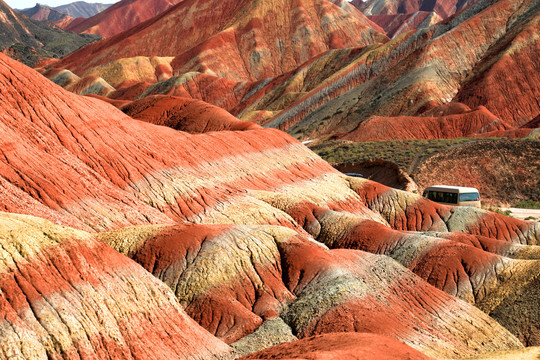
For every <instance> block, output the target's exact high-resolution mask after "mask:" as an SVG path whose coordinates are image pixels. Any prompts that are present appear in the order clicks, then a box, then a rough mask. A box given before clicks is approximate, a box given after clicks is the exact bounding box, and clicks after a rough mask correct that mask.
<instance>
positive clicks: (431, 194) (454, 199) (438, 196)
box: [427, 191, 458, 204]
mask: <svg viewBox="0 0 540 360" xmlns="http://www.w3.org/2000/svg"><path fill="white" fill-rule="evenodd" d="M427 198H428V199H429V200H432V201H435V202H439V203H447V204H457V203H458V194H455V193H447V192H442V191H428V192H427Z"/></svg>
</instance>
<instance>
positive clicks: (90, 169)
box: [0, 54, 540, 358]
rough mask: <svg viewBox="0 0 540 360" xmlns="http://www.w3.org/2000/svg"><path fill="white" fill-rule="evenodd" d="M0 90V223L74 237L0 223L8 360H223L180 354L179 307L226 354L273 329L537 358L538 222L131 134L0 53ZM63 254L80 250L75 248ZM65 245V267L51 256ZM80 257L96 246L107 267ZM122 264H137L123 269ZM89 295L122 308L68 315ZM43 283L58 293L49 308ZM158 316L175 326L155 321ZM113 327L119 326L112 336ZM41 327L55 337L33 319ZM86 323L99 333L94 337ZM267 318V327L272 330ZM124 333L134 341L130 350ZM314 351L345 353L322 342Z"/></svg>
mask: <svg viewBox="0 0 540 360" xmlns="http://www.w3.org/2000/svg"><path fill="white" fill-rule="evenodd" d="M0 86H1V88H2V97H0V108H1V109H2V110H3V111H2V112H0V128H1V131H2V134H3V136H2V137H1V138H0V154H1V155H2V156H0V204H1V205H0V206H1V209H2V210H3V211H7V212H11V213H22V214H29V215H33V216H39V217H41V218H45V219H48V220H50V221H52V222H54V223H56V224H61V225H65V226H70V227H71V229H70V228H66V227H62V228H59V227H58V226H57V225H53V224H51V223H49V222H47V221H45V220H40V219H37V220H32V221H31V222H26V224H20V225H17V226H16V225H14V224H17V221H16V219H15V220H14V219H12V217H13V216H12V215H6V216H7V218H8V219H7V220H6V221H5V223H6V224H5V225H2V226H1V227H0V228H2V229H4V231H5V232H4V235H2V236H1V238H2V239H8V243H7V245H6V242H5V241H3V242H2V243H1V245H0V251H3V252H5V254H3V255H2V256H0V258H2V259H9V261H7V262H6V265H4V266H3V267H0V276H2V278H6V279H14V280H12V281H11V280H10V281H9V282H4V281H2V282H0V286H3V284H8V287H6V288H5V289H4V288H2V291H1V292H0V301H1V303H2V304H5V305H3V306H2V308H3V309H6V308H7V309H10V310H9V313H0V319H1V320H2V321H3V322H4V323H6V324H9V326H10V327H9V328H8V330H7V332H2V333H0V340H1V343H2V344H5V343H6V341H8V340H9V341H10V342H9V350H10V351H11V350H13V351H18V350H19V349H23V350H21V352H22V351H25V350H24V349H27V348H28V349H34V348H39V346H40V345H39V344H45V346H43V350H40V351H41V353H40V355H41V357H42V358H47V357H49V358H51V357H54V356H62V357H66V358H70V357H75V356H76V355H77V356H78V352H81V353H82V352H84V353H85V354H94V353H98V355H96V356H97V357H99V358H108V357H111V356H112V355H113V354H115V351H116V349H117V345H116V344H117V342H114V344H111V345H107V347H104V345H103V343H106V344H108V339H109V338H114V339H120V340H122V339H124V340H125V346H124V345H123V344H124V343H122V342H119V344H120V346H124V348H128V349H130V351H132V352H135V353H136V354H140V355H136V356H135V355H134V356H133V357H134V358H152V357H155V356H156V354H158V356H160V355H159V354H166V357H172V358H174V357H175V356H176V357H178V358H187V357H190V356H192V357H197V356H198V357H199V358H205V356H206V358H208V357H209V356H211V355H214V354H216V355H217V354H222V353H223V352H226V351H227V349H228V348H227V347H226V346H224V345H223V343H222V342H220V341H219V340H218V339H215V338H213V337H208V333H206V332H202V330H201V329H200V328H197V327H196V326H195V328H197V329H198V330H194V327H192V326H191V325H190V326H185V327H186V328H187V329H190V331H193V332H197V334H198V335H197V336H200V338H201V339H204V342H203V341H198V340H199V338H197V337H191V339H193V340H192V341H191V342H189V345H190V346H189V347H187V348H186V349H185V350H183V351H180V350H178V349H179V347H181V346H182V344H185V342H186V339H188V341H189V339H190V337H187V336H186V337H182V334H184V333H182V334H179V331H178V328H179V327H181V326H184V325H185V324H186V323H188V322H183V321H181V319H183V318H181V317H179V316H178V314H179V313H180V314H181V311H180V308H179V307H178V305H177V304H176V306H175V305H174V301H173V300H174V297H175V298H176V301H178V302H179V303H180V304H182V306H183V308H184V309H185V311H186V313H187V314H188V315H190V316H191V317H192V318H193V319H194V320H195V321H196V322H197V323H198V324H199V325H201V326H202V327H203V328H205V329H206V331H207V332H209V333H211V334H212V335H214V336H215V337H217V338H219V339H222V340H223V341H225V342H227V343H231V344H233V345H234V344H235V343H237V342H238V341H242V340H243V341H246V342H248V341H250V342H252V345H253V346H252V348H256V350H263V349H264V348H265V347H268V346H269V345H268V343H267V342H266V340H267V339H268V338H272V339H274V338H276V337H277V336H278V335H279V333H280V332H281V331H287V332H288V333H289V334H294V335H295V336H296V337H298V338H300V339H302V338H309V337H312V336H316V335H322V334H328V333H334V332H336V331H338V332H351V333H371V334H375V335H376V336H375V338H377V339H379V340H380V341H382V342H385V343H386V344H389V346H392V347H393V348H395V349H396V351H403V352H405V353H407V352H410V350H409V349H408V348H407V347H405V345H407V346H410V347H412V348H414V349H415V350H417V351H420V352H422V353H424V354H425V355H426V356H432V357H438V358H456V357H471V356H474V355H476V354H481V353H484V352H488V351H494V350H510V349H519V348H521V347H522V346H523V344H527V345H533V344H538V342H539V341H540V339H539V338H538V322H536V321H535V319H537V318H538V311H540V309H538V306H537V299H538V296H539V294H538V291H539V287H538V286H537V284H538V279H539V278H540V266H538V258H539V257H540V254H539V253H538V249H537V246H536V245H538V243H539V241H540V225H538V224H536V223H533V222H525V221H519V220H515V219H511V218H508V217H505V216H502V215H498V214H494V213H490V212H487V211H484V210H481V209H475V208H460V207H457V208H456V207H449V206H444V205H440V204H436V203H433V202H431V201H429V200H427V199H424V198H422V197H420V196H418V195H415V194H412V193H407V192H404V191H399V190H395V189H390V188H388V187H386V186H383V185H380V184H378V183H375V182H373V181H369V180H366V179H360V178H350V177H346V176H344V175H343V174H341V173H339V172H337V171H336V170H334V169H333V168H332V167H331V166H330V165H329V164H327V163H326V162H325V161H323V160H322V159H321V158H319V157H318V156H316V155H315V154H314V153H312V152H311V151H309V149H307V148H306V147H304V146H303V145H302V144H300V143H299V142H297V141H296V140H294V139H293V138H291V137H290V136H289V135H287V134H285V133H283V132H281V131H279V130H276V129H261V128H253V129H248V130H243V131H214V132H207V133H203V134H196V135H193V134H189V133H186V132H181V131H176V130H174V129H171V128H169V127H165V126H158V125H154V124H150V123H147V122H143V121H138V120H134V119H132V118H131V117H129V116H127V115H126V114H124V113H122V112H121V111H119V110H118V109H116V108H115V107H114V106H112V105H110V104H107V103H106V102H103V101H101V100H99V99H93V98H89V97H81V96H78V95H75V94H73V93H69V92H68V91H66V90H64V89H62V88H60V87H59V86H56V85H54V84H52V83H50V82H49V81H48V80H47V79H45V78H44V77H42V76H41V75H39V74H38V73H37V72H35V71H33V70H31V69H29V68H28V67H25V66H24V65H22V64H20V63H17V62H15V61H13V60H11V59H9V58H7V57H5V56H3V55H1V54H0ZM199 109H201V110H204V112H206V111H211V110H212V109H211V108H206V110H205V108H204V107H202V106H201V107H199ZM178 111H179V112H180V109H179V110H178ZM204 112H203V114H202V115H201V116H204ZM214 114H215V116H224V115H223V114H221V115H220V114H219V113H214ZM17 216H20V215H17ZM33 219H35V218H33ZM36 222H37V223H38V224H41V225H40V226H41V230H40V232H39V233H38V234H35V232H33V230H32V229H33V227H35V225H34V224H35V223H36ZM75 229H79V230H75ZM82 230H86V231H88V232H83V231H82ZM77 239H80V240H79V241H80V242H83V243H84V244H83V245H82V248H83V250H82V251H79V250H77V251H75V250H72V247H70V246H71V242H69V240H74V242H75V243H76V244H77ZM98 239H99V240H100V241H97V240H98ZM65 240H68V243H69V246H67V247H66V248H62V247H60V248H59V249H58V251H60V253H59V254H58V253H57V252H55V249H49V246H48V245H49V244H52V245H54V244H56V243H60V244H62V243H63V242H64V241H65ZM103 243H105V244H107V246H105V245H104V244H103ZM85 246H90V247H92V248H93V249H98V250H97V254H103V255H104V256H103V259H101V260H102V261H101V262H99V261H96V260H95V257H96V252H94V251H88V250H84V249H85ZM109 246H110V247H109ZM111 248H112V249H114V250H115V251H117V253H115V252H112V250H111ZM41 249H45V250H44V251H42V250H41ZM66 253H67V255H65V254H66ZM118 253H121V254H123V255H125V256H123V255H122V256H120V255H119V254H118ZM8 254H9V255H8ZM57 254H58V255H57ZM87 254H90V255H88V256H87ZM105 255H106V256H105ZM128 258H130V259H131V260H133V261H135V262H137V263H138V264H139V266H136V267H135V268H133V270H132V268H131V266H133V265H132V264H133V263H132V261H131V260H129V259H128ZM441 258H444V259H445V260H446V261H445V262H444V264H441V261H440V259H441ZM11 259H13V260H11ZM88 259H90V260H88ZM109 259H112V260H110V261H109ZM60 260H61V261H60ZM123 262H125V263H126V264H129V266H127V267H122V266H120V265H121V264H123ZM41 263H44V264H53V265H51V266H50V267H49V266H47V267H42V266H39V264H41ZM23 265H24V266H23ZM72 265H73V266H72ZM115 265H116V267H115V268H114V269H111V268H113V267H114V266H115ZM26 266H27V267H26ZM103 266H105V267H106V268H105V269H103ZM126 268H127V270H125V269H126ZM43 269H45V270H43ZM49 269H51V270H50V271H49ZM75 269H76V271H74V270H75ZM99 269H102V270H101V271H100V270H99ZM135 269H136V270H135ZM143 269H144V270H145V271H146V272H145V271H143ZM149 273H151V274H152V275H154V276H155V277H156V278H158V279H160V280H161V281H162V282H163V283H165V284H166V285H167V286H168V287H169V288H170V291H169V290H166V289H164V288H163V285H162V283H159V284H161V285H155V284H156V281H155V280H153V282H151V280H148V278H149ZM79 274H80V275H79ZM100 274H105V275H106V276H108V277H109V278H110V283H109V282H105V281H103V280H104V279H103V276H105V275H103V276H102V275H100ZM116 274H118V276H116ZM38 275H39V277H38ZM92 275H95V277H92ZM41 278H43V279H44V280H43V281H41V280H40V279H41ZM124 278H127V279H128V280H127V281H124V280H122V279H124ZM28 279H30V280H28ZM34 279H36V280H34ZM141 279H142V280H141ZM94 280H95V281H94ZM29 282H30V284H29ZM66 282H67V283H69V286H71V287H73V288H74V289H75V291H74V292H73V294H72V293H71V292H70V291H65V289H70V287H69V286H68V285H67V284H66ZM89 283H90V284H91V285H92V286H98V285H99V284H102V285H100V286H105V287H106V288H107V289H109V290H111V289H112V292H113V293H119V294H120V295H122V298H121V299H120V300H117V299H116V300H113V299H111V298H110V295H109V293H108V292H105V291H101V290H100V291H98V292H97V293H95V296H94V293H92V296H91V297H90V299H96V300H95V301H91V300H85V302H84V303H82V304H81V305H80V306H79V305H77V306H75V308H76V309H77V311H79V312H78V313H77V314H81V315H77V316H73V315H72V314H73V310H72V308H71V307H69V306H67V304H71V303H72V302H71V301H70V302H64V301H63V299H62V298H63V297H65V298H68V299H70V300H73V299H74V297H75V299H79V298H84V299H89V298H88V297H87V294H88V292H87V291H89V290H88V287H87V286H88V284H89ZM34 284H36V285H34ZM37 284H58V287H55V288H53V289H52V291H50V292H47V291H44V290H47V289H43V288H42V287H41V286H38V288H37V289H35V286H37ZM94 284H96V285H94ZM156 286H161V288H158V287H156ZM139 287H140V289H139ZM34 289H35V290H34ZM100 289H101V287H100ZM117 289H118V290H117ZM6 294H7V295H6ZM11 294H13V295H11ZM49 294H51V295H49ZM81 294H84V295H85V296H83V297H81ZM173 294H174V295H173ZM516 294H519V296H520V301H515V300H516ZM120 295H119V296H120ZM123 295H125V297H124V296H123ZM43 297H45V299H46V300H47V301H42V298H43ZM117 298H118V297H117ZM124 298H126V299H131V302H132V304H133V305H131V306H132V308H131V309H132V310H131V311H130V312H127V310H126V309H127V308H128V307H129V306H128V305H123V304H124V301H123V299H124ZM86 301H87V302H86ZM126 302H127V300H126ZM103 303H104V304H107V306H106V307H107V308H108V310H107V309H101V308H100V304H103ZM163 304H165V305H167V306H168V308H173V310H174V311H170V312H167V311H165V312H164V313H161V315H160V316H154V315H152V314H154V313H155V312H156V310H155V309H158V308H159V309H162V311H163V308H164V307H163V306H162V305H163ZM12 308H14V309H22V310H21V311H18V312H17V311H11V309H12ZM111 308H112V311H111ZM29 309H32V310H33V311H30V310H29ZM81 309H83V310H81ZM86 311H87V312H88V313H89V314H90V315H88V317H84V314H85V312H86ZM111 312H112V315H111V316H109V314H110V313H111ZM126 313H127V314H128V315H129V319H130V321H129V322H121V323H118V324H117V323H116V322H115V321H114V320H115V319H116V318H117V317H116V316H117V315H118V314H124V315H125V314H126ZM94 314H96V315H95V316H94ZM170 314H172V315H170ZM523 314H527V316H524V315H523ZM53 317H54V319H57V320H55V322H54V326H53V325H50V324H51V323H50V322H48V321H44V320H43V319H46V320H48V319H51V318H53ZM89 317H90V318H91V319H97V320H96V321H93V322H92V323H91V325H89V323H88V318H89ZM278 317H279V319H280V320H281V321H280V324H281V327H280V328H273V327H272V326H271V325H268V323H269V321H272V320H276V319H277V318H278ZM77 319H81V321H77ZM82 319H84V321H83V320H82ZM494 319H495V320H494ZM178 322H180V323H178ZM109 323H112V324H115V326H116V327H112V328H110V327H109V326H108V324H109ZM141 323H142V324H143V325H144V326H139V324H141ZM191 324H193V323H191ZM57 325H58V326H57ZM505 327H507V328H508V329H510V331H509V330H508V329H507V328H505ZM12 329H15V330H12ZM19 329H20V330H19ZM109 329H112V330H109ZM108 331H112V334H111V336H108V335H106V334H109V333H108ZM137 331H138V332H137ZM264 331H268V332H269V333H270V334H271V335H273V336H264ZM20 332H24V335H25V336H24V341H25V343H24V344H21V343H20V341H19V340H18V339H20V338H21V337H20V336H17V335H15V334H18V333H20ZM133 332H135V335H138V334H141V333H144V334H146V336H148V338H146V339H145V340H144V341H143V342H140V343H137V341H136V339H137V336H134V334H133ZM91 334H98V340H97V341H93V340H92V339H93V337H92V336H91ZM153 334H167V336H165V335H157V336H155V337H154V336H153ZM380 335H384V336H388V337H391V338H393V339H395V340H398V341H400V342H401V343H404V344H405V345H401V344H399V343H398V344H396V342H393V341H389V342H388V341H385V340H383V339H381V337H379V336H380ZM60 336H61V341H60V340H57V339H58V338H59V337H60ZM85 336H86V337H85ZM247 336H250V337H251V338H250V339H246V337H247ZM81 338H82V340H81ZM86 338H90V340H88V341H87V340H86ZM102 338H103V339H104V340H103V341H101V340H100V339H102ZM12 339H14V340H12ZM49 339H50V340H49ZM72 344H73V345H72ZM137 344H139V345H137ZM201 344H202V345H201ZM304 344H305V343H301V344H299V348H300V349H301V348H303V347H304V346H305V345H304ZM320 345H321V347H326V346H328V348H327V349H328V351H332V350H338V349H340V346H339V345H337V344H336V341H335V340H334V341H331V337H328V340H327V342H326V344H323V343H321V344H320ZM340 345H341V349H343V350H344V351H347V349H346V344H345V343H342V344H340ZM77 346H78V347H77ZM344 347H345V349H344ZM73 349H76V350H73ZM289 349H290V348H289ZM73 351H75V353H74V352H73ZM253 351H255V350H253ZM278 351H279V350H278ZM57 354H59V355H57ZM71 354H73V355H71ZM413 354H417V353H416V352H413Z"/></svg>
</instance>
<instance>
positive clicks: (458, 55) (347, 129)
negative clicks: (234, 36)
mask: <svg viewBox="0 0 540 360" xmlns="http://www.w3.org/2000/svg"><path fill="white" fill-rule="evenodd" d="M183 6H186V4H180V5H179V6H177V7H176V8H175V9H174V11H173V10H171V12H170V13H171V14H172V13H174V12H175V11H177V8H178V9H179V8H183ZM537 10H538V9H537V4H536V3H535V2H534V1H526V2H525V3H522V4H521V5H520V6H518V5H517V4H516V3H515V2H511V1H508V0H499V1H497V2H494V3H493V2H490V1H486V0H482V1H479V2H477V3H476V4H475V5H474V6H472V7H468V8H467V9H465V10H463V11H462V12H460V13H459V14H457V15H455V16H454V17H452V18H451V19H448V20H446V21H444V22H442V23H439V24H437V25H435V26H433V27H431V28H430V29H425V30H421V31H417V32H416V33H407V34H404V35H403V36H399V37H398V38H396V39H394V40H393V41H391V42H388V43H384V44H382V43H380V44H374V45H372V46H369V47H359V48H347V49H341V50H334V51H328V52H325V53H323V54H320V55H317V56H315V57H313V58H311V59H310V60H309V61H307V62H305V63H303V64H302V65H300V66H299V67H297V68H295V69H293V70H291V71H288V72H285V73H283V74H281V75H279V76H276V77H273V78H268V79H264V80H259V81H253V82H235V81H232V80H230V79H225V78H223V77H219V76H215V75H209V74H203V73H201V72H188V73H185V74H179V75H176V76H173V75H174V74H173V72H174V71H175V70H173V66H174V65H175V61H177V60H173V58H163V57H162V58H157V57H153V58H147V57H133V58H128V59H122V60H118V61H113V62H111V63H109V64H106V65H101V66H97V67H93V68H92V69H90V70H89V71H88V72H87V73H86V75H87V76H89V79H88V80H84V81H83V80H81V82H82V84H81V86H70V87H68V88H70V89H71V90H72V91H73V90H77V89H80V90H79V93H91V92H92V91H94V92H95V93H100V94H103V92H108V93H109V95H108V96H111V97H112V98H114V99H124V100H133V99H135V98H142V97H144V96H148V95H159V94H166V95H175V96H182V97H192V98H194V99H200V100H203V101H206V102H208V103H211V104H214V105H217V106H220V107H222V108H224V109H226V110H227V111H229V112H230V113H231V114H233V115H235V116H237V117H239V118H241V119H242V120H247V121H251V122H256V123H259V124H261V125H263V126H267V127H277V128H279V129H282V130H285V131H287V132H289V133H291V134H293V135H294V136H295V137H298V138H318V137H323V138H327V137H345V138H350V139H354V140H366V139H368V140H383V139H386V138H389V137H391V136H392V137H395V136H399V137H400V138H412V139H416V138H421V139H424V138H433V137H435V138H447V137H461V136H471V137H489V136H503V137H523V136H527V135H528V134H529V133H530V132H531V130H532V129H534V128H535V127H537V126H536V125H534V124H535V122H534V121H533V119H534V118H536V117H537V116H538V113H539V112H540V108H539V105H538V102H537V101H536V98H538V97H539V96H540V88H539V87H538V84H539V83H540V81H538V80H539V79H536V78H535V77H537V75H538V74H539V73H540V66H539V64H538V61H536V60H535V59H537V58H538V57H537V56H535V55H536V54H537V53H538V52H540V49H539V48H538V46H539V43H538V41H537V38H536V37H535V36H534V34H535V33H536V32H538V30H539V28H538V26H539V16H538V11H537ZM166 15H167V14H166ZM166 15H163V18H166V17H167V16H168V15H167V16H166ZM158 23H161V20H156V23H155V24H153V25H149V27H150V28H151V27H153V26H155V25H156V24H158ZM145 29H147V27H145ZM136 32H137V33H138V31H136ZM143 32H144V31H143ZM106 43H107V42H102V43H101V44H102V45H106ZM455 44H459V46H458V47H456V46H455ZM97 45H98V44H96V45H95V46H97ZM86 55H88V57H89V56H90V55H89V54H86ZM86 55H85V57H86ZM263 58H264V57H263ZM263 58H261V59H263ZM69 59H70V58H68V59H66V61H68V60H69ZM261 61H262V60H261ZM171 64H172V65H173V66H171ZM58 66H63V65H62V64H59V65H58ZM230 66H231V67H232V68H231V69H238V67H236V68H235V67H234V64H230ZM240 68H243V66H240ZM509 69H513V70H512V71H510V70H509ZM185 70H187V69H184V70H183V71H185ZM199 70H201V71H206V70H204V69H199ZM229 70H230V69H229ZM229 70H228V71H229ZM176 71H177V72H178V70H176ZM240 71H243V70H240ZM46 74H47V73H46ZM47 76H49V75H47ZM49 77H50V78H51V79H53V80H54V81H55V82H57V83H60V82H61V79H60V80H59V81H57V79H56V77H55V76H49ZM98 77H103V78H104V79H106V80H107V81H109V82H110V83H111V84H112V85H113V86H114V87H115V88H116V89H117V91H111V88H110V87H107V86H105V85H103V86H101V87H99V86H93V84H94V83H95V82H96V81H97V80H96V79H98ZM83 79H84V78H83ZM155 82H157V83H155ZM153 83H155V84H153ZM462 103H463V104H462ZM447 106H450V107H452V106H454V107H455V108H456V109H455V110H456V111H454V112H452V113H449V114H443V113H441V111H439V109H441V108H444V107H447ZM472 109H474V111H473V110H472ZM382 125H384V126H387V127H388V130H389V131H386V130H384V131H382V132H381V130H380V126H382Z"/></svg>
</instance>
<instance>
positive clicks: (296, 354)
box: [241, 333, 430, 360]
mask: <svg viewBox="0 0 540 360" xmlns="http://www.w3.org/2000/svg"><path fill="white" fill-rule="evenodd" d="M367 358H371V359H382V358H384V359H396V360H398V359H410V360H416V359H418V360H420V359H422V360H423V359H430V357H428V356H425V355H424V354H422V353H421V352H419V351H416V350H414V349H412V348H411V347H409V346H407V345H405V344H403V343H401V342H399V341H396V340H394V339H392V338H389V337H386V336H381V335H375V334H365V333H340V334H336V333H331V334H324V335H317V336H313V337H310V338H306V339H302V340H299V341H294V342H290V343H285V344H282V345H278V346H275V347H272V348H270V349H267V350H263V351H259V352H257V353H254V354H250V355H247V356H244V357H242V358H241V359H242V360H248V359H310V360H323V359H327V360H338V359H367Z"/></svg>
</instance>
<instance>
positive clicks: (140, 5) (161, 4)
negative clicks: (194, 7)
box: [61, 0, 182, 38]
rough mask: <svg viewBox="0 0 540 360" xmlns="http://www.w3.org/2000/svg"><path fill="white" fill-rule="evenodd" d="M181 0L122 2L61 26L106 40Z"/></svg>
mask: <svg viewBox="0 0 540 360" xmlns="http://www.w3.org/2000/svg"><path fill="white" fill-rule="evenodd" d="M181 1H182V0H135V1H134V0H123V1H119V2H117V3H116V4H114V5H112V6H111V7H109V8H107V9H106V10H104V11H102V12H100V13H98V14H96V15H94V16H92V17H90V18H88V19H83V18H78V19H75V20H74V21H71V22H69V23H67V24H61V25H63V27H64V29H66V30H67V31H73V32H77V33H87V34H97V35H101V36H102V37H104V38H108V37H111V36H114V35H116V34H119V33H121V32H124V31H126V30H129V29H131V28H132V27H134V26H136V25H139V24H140V23H142V22H144V21H146V20H149V19H151V18H153V17H155V16H157V15H158V14H161V13H162V12H164V11H165V10H167V9H168V8H170V7H172V6H174V5H176V4H178V3H179V2H181Z"/></svg>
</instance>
